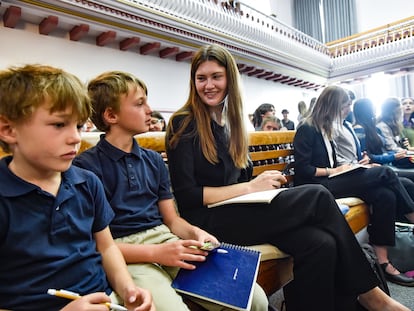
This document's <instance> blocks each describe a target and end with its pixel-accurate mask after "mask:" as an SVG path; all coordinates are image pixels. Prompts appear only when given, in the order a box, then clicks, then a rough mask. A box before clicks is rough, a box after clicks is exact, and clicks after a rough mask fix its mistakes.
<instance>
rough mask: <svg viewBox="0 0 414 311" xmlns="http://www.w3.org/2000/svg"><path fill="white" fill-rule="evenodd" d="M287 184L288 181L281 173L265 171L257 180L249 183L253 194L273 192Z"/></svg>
mask: <svg viewBox="0 0 414 311" xmlns="http://www.w3.org/2000/svg"><path fill="white" fill-rule="evenodd" d="M286 182H287V179H286V177H285V176H283V174H282V173H281V172H279V171H276V170H273V171H264V172H263V173H261V174H260V175H258V176H257V177H256V178H254V179H252V180H251V181H250V182H249V183H250V186H251V187H252V189H253V190H254V191H253V192H256V191H264V190H271V189H275V188H280V187H281V186H282V185H283V184H285V183H286Z"/></svg>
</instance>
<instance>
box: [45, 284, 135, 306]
mask: <svg viewBox="0 0 414 311" xmlns="http://www.w3.org/2000/svg"><path fill="white" fill-rule="evenodd" d="M47 293H48V294H49V295H52V296H57V297H62V298H66V299H71V300H75V299H78V298H81V297H82V296H81V295H79V294H78V293H74V292H71V291H68V290H64V289H61V290H57V289H53V288H49V289H48V290H47ZM103 304H105V305H106V306H107V307H108V308H109V309H112V310H117V311H128V309H127V308H125V307H123V306H120V305H117V304H115V303H111V302H104V303H103Z"/></svg>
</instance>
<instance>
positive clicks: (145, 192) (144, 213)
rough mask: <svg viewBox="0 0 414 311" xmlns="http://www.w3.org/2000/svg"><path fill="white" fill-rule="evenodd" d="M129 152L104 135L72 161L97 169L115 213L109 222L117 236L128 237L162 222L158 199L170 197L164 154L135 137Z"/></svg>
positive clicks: (92, 169) (93, 169)
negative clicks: (109, 140) (140, 142)
mask: <svg viewBox="0 0 414 311" xmlns="http://www.w3.org/2000/svg"><path fill="white" fill-rule="evenodd" d="M131 140H132V141H133V146H132V150H131V152H130V153H126V152H124V151H122V150H120V149H118V148H116V147H115V146H113V145H111V144H110V143H109V142H108V141H107V140H106V139H105V135H101V139H100V140H99V142H98V143H97V145H96V146H95V147H92V148H90V149H88V150H86V151H84V152H82V153H81V154H80V155H78V156H77V157H76V159H75V160H74V162H73V164H74V165H78V166H80V167H83V168H85V169H88V170H91V171H92V172H94V173H95V174H96V175H97V176H98V177H99V178H100V179H101V181H102V183H103V185H104V188H105V193H106V196H107V199H108V201H109V203H110V205H111V206H112V208H113V210H114V212H115V218H114V219H113V221H112V222H111V224H110V228H111V231H112V235H113V236H114V238H119V237H124V236H128V235H131V234H134V233H137V232H141V231H143V230H146V229H149V228H153V227H155V226H158V225H161V224H162V223H163V219H162V216H161V214H160V211H159V208H158V201H159V200H164V199H171V198H172V197H173V196H172V193H171V187H170V179H169V173H168V170H167V168H166V166H165V163H164V161H163V159H162V157H161V156H160V155H159V154H158V153H157V152H155V151H153V150H149V149H145V148H142V147H140V146H139V145H138V143H137V142H136V140H135V139H134V138H131Z"/></svg>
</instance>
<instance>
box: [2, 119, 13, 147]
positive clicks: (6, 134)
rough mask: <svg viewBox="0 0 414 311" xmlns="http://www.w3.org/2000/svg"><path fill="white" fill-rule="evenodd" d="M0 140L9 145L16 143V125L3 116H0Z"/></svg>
mask: <svg viewBox="0 0 414 311" xmlns="http://www.w3.org/2000/svg"><path fill="white" fill-rule="evenodd" d="M0 140H2V141H4V142H5V143H7V144H9V145H10V144H13V143H15V141H16V132H15V128H14V123H13V122H11V121H10V120H9V119H7V118H6V117H5V116H3V115H0Z"/></svg>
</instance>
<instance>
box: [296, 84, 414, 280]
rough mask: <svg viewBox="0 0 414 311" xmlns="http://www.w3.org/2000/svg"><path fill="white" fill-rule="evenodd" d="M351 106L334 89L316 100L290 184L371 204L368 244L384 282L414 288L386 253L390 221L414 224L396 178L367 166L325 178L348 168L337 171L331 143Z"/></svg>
mask: <svg viewBox="0 0 414 311" xmlns="http://www.w3.org/2000/svg"><path fill="white" fill-rule="evenodd" d="M350 105H351V101H350V99H349V97H348V93H347V92H346V91H345V90H344V89H342V88H340V87H337V86H330V87H327V88H326V89H325V90H324V91H323V92H322V94H321V95H320V96H319V98H318V100H317V101H316V104H315V106H314V108H313V110H312V112H311V113H310V115H309V116H308V117H307V118H306V119H305V121H304V123H303V125H302V126H301V127H299V128H298V129H297V132H296V135H295V138H294V142H293V144H294V149H295V162H296V166H295V177H294V178H295V179H294V180H295V185H303V184H308V183H319V184H322V185H323V186H325V187H326V188H327V189H329V190H330V191H331V192H332V194H333V195H334V196H335V197H336V198H341V197H347V196H355V197H359V198H361V199H362V200H364V201H365V202H366V203H368V204H369V205H371V206H372V213H371V216H370V224H369V226H368V233H369V239H370V243H371V244H373V246H374V249H375V252H376V254H377V256H378V260H379V262H380V263H381V264H382V267H383V269H384V271H385V274H386V276H387V278H388V280H390V281H392V282H395V283H398V284H401V285H405V286H414V279H413V278H409V277H407V276H405V275H404V274H402V273H400V272H399V271H398V269H397V268H398V267H394V266H393V265H392V264H391V263H390V262H389V260H388V254H387V246H393V245H394V244H395V233H394V222H395V219H396V218H397V217H398V216H401V217H402V216H405V217H406V218H407V219H408V220H409V221H410V222H414V201H413V200H412V198H411V196H410V195H409V193H408V192H407V191H406V189H405V188H404V186H403V185H402V183H401V181H400V179H399V178H398V176H397V175H396V174H395V173H394V171H393V170H392V169H390V168H388V167H384V166H372V167H371V168H369V169H362V170H354V171H352V172H350V173H345V174H342V175H339V176H335V177H332V178H329V175H332V174H335V173H338V172H341V171H344V170H347V169H349V168H350V167H351V164H345V165H341V166H338V164H337V159H336V152H335V149H336V147H335V144H334V143H333V140H334V137H333V136H334V132H335V131H334V128H335V126H342V123H343V120H344V119H345V116H346V115H347V114H348V112H349V110H350Z"/></svg>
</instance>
